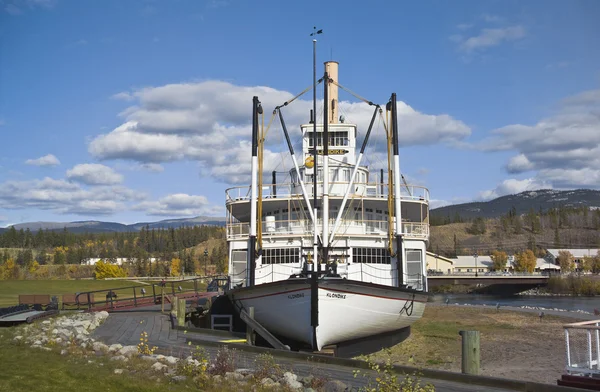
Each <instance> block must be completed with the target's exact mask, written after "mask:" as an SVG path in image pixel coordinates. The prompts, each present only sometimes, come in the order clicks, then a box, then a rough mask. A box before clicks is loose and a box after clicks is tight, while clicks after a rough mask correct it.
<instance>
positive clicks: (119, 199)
mask: <svg viewBox="0 0 600 392" xmlns="http://www.w3.org/2000/svg"><path fill="white" fill-rule="evenodd" d="M144 198H145V195H143V194H141V193H140V192H135V191H133V190H131V189H128V188H124V187H121V186H112V187H110V186H107V187H95V188H94V189H93V190H88V189H84V188H82V187H81V186H80V185H79V184H76V183H72V182H69V181H65V180H57V179H53V178H49V177H46V178H44V179H42V180H30V181H6V182H4V183H2V184H0V208H5V209H29V208H38V209H41V210H51V211H55V212H57V213H61V214H81V215H110V214H113V213H115V212H119V211H122V210H124V209H125V208H126V205H125V202H128V201H140V200H143V199H144Z"/></svg>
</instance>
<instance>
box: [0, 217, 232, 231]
mask: <svg viewBox="0 0 600 392" xmlns="http://www.w3.org/2000/svg"><path fill="white" fill-rule="evenodd" d="M202 225H208V226H225V218H220V217H212V216H197V217H195V218H183V219H166V220H162V221H158V222H140V223H133V224H131V225H124V224H122V223H116V222H101V221H78V222H26V223H19V224H16V225H13V226H14V227H15V229H17V230H21V229H23V230H25V229H29V230H31V231H37V230H40V229H42V230H53V231H56V230H63V229H65V228H66V229H67V230H68V231H70V232H72V233H85V232H87V233H109V232H127V231H140V230H141V229H142V227H148V228H149V229H168V228H171V227H172V228H178V227H191V226H202ZM6 230H7V229H0V233H2V232H4V231H6Z"/></svg>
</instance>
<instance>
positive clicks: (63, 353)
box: [60, 350, 69, 355]
mask: <svg viewBox="0 0 600 392" xmlns="http://www.w3.org/2000/svg"><path fill="white" fill-rule="evenodd" d="M68 353H69V352H68V351H67V350H60V355H67V354H68Z"/></svg>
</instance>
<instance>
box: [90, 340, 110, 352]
mask: <svg viewBox="0 0 600 392" xmlns="http://www.w3.org/2000/svg"><path fill="white" fill-rule="evenodd" d="M92 348H93V349H94V351H99V352H107V351H108V346H107V345H106V344H104V343H102V342H94V343H93V344H92Z"/></svg>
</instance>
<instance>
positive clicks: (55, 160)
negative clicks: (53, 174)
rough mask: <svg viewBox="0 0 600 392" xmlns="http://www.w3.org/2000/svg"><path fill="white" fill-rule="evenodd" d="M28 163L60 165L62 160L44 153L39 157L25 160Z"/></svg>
mask: <svg viewBox="0 0 600 392" xmlns="http://www.w3.org/2000/svg"><path fill="white" fill-rule="evenodd" d="M25 163H26V164H28V165H33V166H57V165H60V161H59V160H58V158H57V157H55V156H54V155H52V154H48V155H44V156H43V157H40V158H37V159H28V160H26V161H25Z"/></svg>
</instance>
